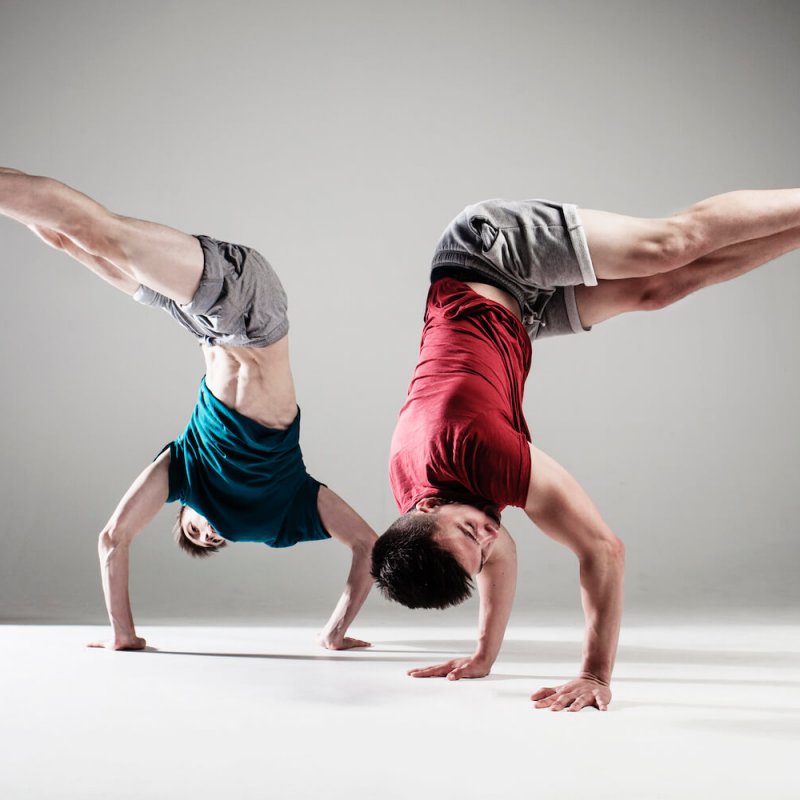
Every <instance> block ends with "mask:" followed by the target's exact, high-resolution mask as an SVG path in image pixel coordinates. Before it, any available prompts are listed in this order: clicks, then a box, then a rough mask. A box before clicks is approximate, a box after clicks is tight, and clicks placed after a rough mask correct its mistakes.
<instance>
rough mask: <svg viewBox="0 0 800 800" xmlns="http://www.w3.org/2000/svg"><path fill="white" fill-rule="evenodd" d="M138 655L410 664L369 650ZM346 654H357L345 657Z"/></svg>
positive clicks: (152, 650)
mask: <svg viewBox="0 0 800 800" xmlns="http://www.w3.org/2000/svg"><path fill="white" fill-rule="evenodd" d="M136 652H139V653H151V654H153V655H162V656H199V657H201V658H263V659H269V660H273V659H274V660H276V661H387V662H401V661H404V662H410V661H411V660H413V659H409V658H408V657H407V656H397V657H389V656H377V657H375V656H373V655H371V649H366V650H359V651H354V650H353V651H351V650H340V651H338V654H337V655H333V654H328V655H318V656H309V655H299V654H294V653H210V652H205V651H201V650H160V649H159V648H156V647H146V648H145V649H144V650H139V651H136ZM347 653H357V654H355V655H346V654H347Z"/></svg>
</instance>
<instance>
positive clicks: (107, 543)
mask: <svg viewBox="0 0 800 800" xmlns="http://www.w3.org/2000/svg"><path fill="white" fill-rule="evenodd" d="M128 543H129V538H128V536H127V535H126V534H125V531H124V530H123V529H122V528H120V527H119V526H118V525H114V524H112V523H109V524H108V525H106V527H105V528H103V530H102V531H101V532H100V535H99V536H98V537H97V552H98V554H99V555H100V560H101V561H104V560H106V559H107V558H108V557H109V556H110V555H111V554H112V553H113V552H114V551H115V550H118V549H119V548H120V547H122V546H125V547H127V545H128Z"/></svg>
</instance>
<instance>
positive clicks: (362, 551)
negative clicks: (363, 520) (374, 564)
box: [351, 533, 378, 562]
mask: <svg viewBox="0 0 800 800" xmlns="http://www.w3.org/2000/svg"><path fill="white" fill-rule="evenodd" d="M377 541H378V535H377V534H376V533H372V535H371V536H363V537H360V538H359V539H357V540H356V541H355V542H353V544H352V545H351V549H352V551H353V558H355V559H358V560H359V561H361V560H363V561H367V562H371V561H372V549H373V548H374V547H375V542H377Z"/></svg>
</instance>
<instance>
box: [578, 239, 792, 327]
mask: <svg viewBox="0 0 800 800" xmlns="http://www.w3.org/2000/svg"><path fill="white" fill-rule="evenodd" d="M797 249H800V226H798V227H795V228H791V229H789V230H785V231H783V232H781V233H776V234H773V235H772V236H765V237H762V238H760V239H752V240H750V241H747V242H739V243H738V244H734V245H730V246H729V247H725V248H722V249H721V250H717V251H716V252H713V253H708V254H707V255H705V256H703V257H702V258H699V259H697V260H696V261H693V262H692V263H691V264H687V265H686V266H684V267H680V268H678V269H675V270H672V271H670V272H663V273H660V274H656V275H651V276H648V277H645V278H628V279H626V280H600V281H598V284H597V286H577V287H576V288H575V300H576V302H577V305H578V314H579V315H580V318H581V322H582V323H583V325H584V326H586V327H589V326H591V325H596V324H598V323H599V322H603V321H604V320H607V319H610V318H611V317H615V316H617V315H619V314H622V313H625V312H626V311H654V310H657V309H661V308H665V307H666V306H668V305H672V303H675V302H677V301H678V300H681V299H683V298H684V297H686V296H687V295H689V294H692V292H696V291H697V290H698V289H703V288H705V287H706V286H713V285H714V284H717V283H722V282H723V281H729V280H731V279H732V278H738V277H739V276H740V275H744V274H746V273H748V272H751V271H752V270H754V269H756V268H757V267H760V266H762V265H763V264H766V263H768V262H770V261H772V260H774V259H776V258H778V257H779V256H782V255H785V254H786V253H790V252H792V251H793V250H797Z"/></svg>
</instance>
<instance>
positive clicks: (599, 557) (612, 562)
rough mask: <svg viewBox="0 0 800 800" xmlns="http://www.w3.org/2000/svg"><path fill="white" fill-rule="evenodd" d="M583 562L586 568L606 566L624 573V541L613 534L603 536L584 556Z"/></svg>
mask: <svg viewBox="0 0 800 800" xmlns="http://www.w3.org/2000/svg"><path fill="white" fill-rule="evenodd" d="M581 562H582V563H583V564H584V565H586V566H590V565H604V566H605V567H611V568H614V569H616V570H617V571H619V572H623V571H624V569H625V545H624V544H623V542H622V539H618V538H617V537H616V536H614V535H613V534H611V535H609V536H603V538H602V539H599V540H598V541H596V542H595V543H594V546H593V547H592V549H591V550H590V551H589V552H588V553H585V554H584V556H583V557H582V558H581Z"/></svg>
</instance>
